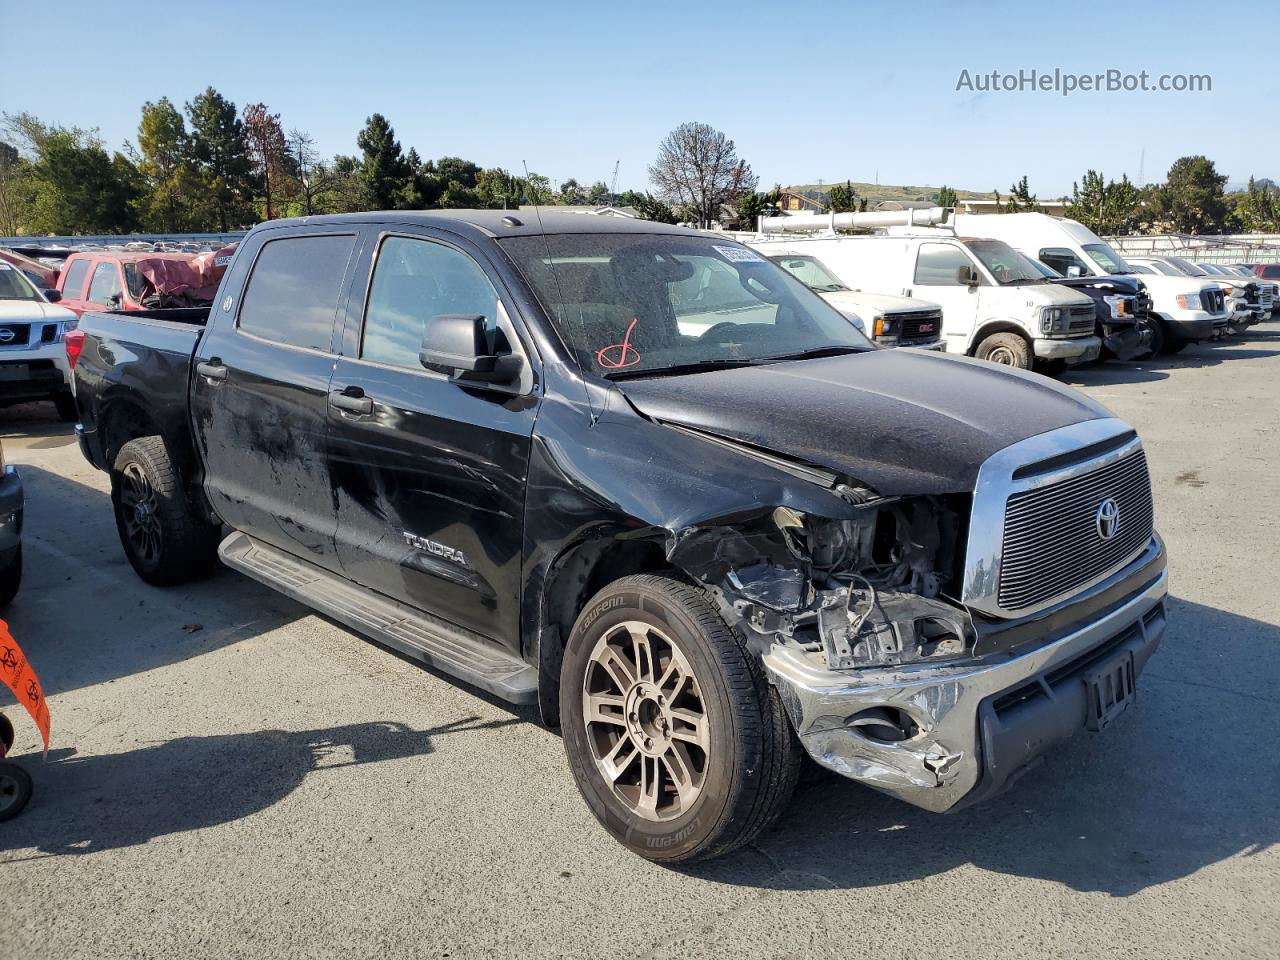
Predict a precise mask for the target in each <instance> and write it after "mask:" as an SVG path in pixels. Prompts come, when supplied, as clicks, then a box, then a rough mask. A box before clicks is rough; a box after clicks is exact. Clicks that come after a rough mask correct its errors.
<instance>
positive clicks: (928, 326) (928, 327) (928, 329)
mask: <svg viewBox="0 0 1280 960" xmlns="http://www.w3.org/2000/svg"><path fill="white" fill-rule="evenodd" d="M918 329H919V330H920V332H921V333H933V324H932V323H922V324H920V326H919V328H918Z"/></svg>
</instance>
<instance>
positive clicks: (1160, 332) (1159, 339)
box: [1134, 318, 1165, 360]
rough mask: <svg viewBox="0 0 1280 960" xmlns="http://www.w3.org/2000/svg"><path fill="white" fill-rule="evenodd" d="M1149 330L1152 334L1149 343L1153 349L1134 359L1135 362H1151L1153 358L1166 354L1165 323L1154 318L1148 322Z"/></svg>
mask: <svg viewBox="0 0 1280 960" xmlns="http://www.w3.org/2000/svg"><path fill="white" fill-rule="evenodd" d="M1147 330H1148V331H1149V333H1150V339H1149V340H1148V341H1147V342H1148V343H1149V344H1150V347H1151V349H1150V350H1148V351H1147V352H1146V353H1143V354H1139V355H1138V356H1136V357H1134V359H1135V360H1150V359H1151V358H1152V357H1157V356H1159V355H1160V354H1161V353H1163V352H1164V344H1165V335H1164V323H1163V322H1162V321H1160V320H1158V319H1154V318H1153V319H1151V320H1150V322H1148V324H1147Z"/></svg>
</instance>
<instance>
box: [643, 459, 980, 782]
mask: <svg viewBox="0 0 1280 960" xmlns="http://www.w3.org/2000/svg"><path fill="white" fill-rule="evenodd" d="M833 493H834V494H836V495H837V496H838V497H839V499H840V500H841V501H843V505H844V507H846V508H847V509H845V510H842V511H840V512H846V513H849V514H851V516H848V517H845V518H842V519H830V518H825V517H818V516H812V515H803V514H801V513H799V512H797V511H795V510H793V509H790V508H787V507H778V508H776V509H774V510H772V511H770V512H768V513H763V514H761V515H759V516H754V517H751V518H748V519H745V520H744V519H740V518H739V519H735V520H733V521H731V522H724V523H719V524H715V525H703V526H699V527H696V528H693V529H690V530H685V531H682V532H680V533H679V534H677V535H675V536H674V537H673V538H672V540H671V542H670V543H669V545H668V557H669V558H670V559H671V560H672V561H673V562H674V563H676V564H677V565H678V566H680V567H681V568H682V569H684V570H685V571H686V572H688V573H689V574H691V575H692V576H694V577H696V578H697V579H698V580H699V581H700V582H702V583H703V584H704V585H706V586H707V588H708V589H709V591H710V592H711V593H712V594H713V595H714V596H715V597H716V598H717V600H718V601H719V604H720V607H721V610H722V612H723V613H724V615H725V617H726V619H728V620H729V621H730V623H731V625H732V626H734V627H735V628H736V629H737V630H738V631H739V632H740V634H741V635H742V636H743V637H744V638H745V639H746V643H747V646H748V649H750V650H751V651H752V652H754V653H756V654H757V655H759V656H760V657H761V658H762V659H763V661H764V663H765V665H766V667H768V668H769V670H770V674H771V679H772V680H773V682H774V683H775V684H776V685H777V687H778V689H779V691H780V692H781V694H782V697H783V702H784V703H785V704H786V707H787V710H788V713H789V715H790V717H791V720H792V723H793V725H794V727H795V729H796V732H797V733H798V734H799V736H800V738H801V741H802V742H803V743H804V745H805V747H806V749H807V750H808V751H809V753H810V754H811V755H812V756H813V757H814V759H816V760H817V761H818V762H819V763H821V764H823V765H824V766H827V767H829V768H831V769H833V770H835V771H837V772H839V773H841V774H844V775H845V776H848V777H851V778H853V779H856V780H861V781H864V782H867V783H868V784H870V785H872V786H876V787H880V788H882V789H885V790H888V791H890V792H893V793H899V794H901V792H902V790H903V789H907V790H926V791H927V790H933V789H935V788H937V787H939V786H941V785H943V784H945V783H946V782H948V781H949V780H950V779H952V778H953V777H954V776H955V774H956V764H957V761H958V760H960V759H961V758H962V757H963V756H964V750H965V749H967V747H966V746H965V745H964V744H957V743H947V742H941V741H939V740H938V738H936V737H935V736H933V735H931V732H930V731H931V728H932V727H933V725H934V724H933V720H934V719H935V718H936V716H937V712H938V708H939V707H945V704H944V703H943V702H942V701H943V700H945V699H946V697H947V694H946V692H945V691H941V690H939V691H934V692H931V693H929V694H927V695H926V696H925V697H924V698H923V699H921V700H919V701H918V702H916V701H912V700H910V698H904V697H901V696H899V695H898V694H897V693H895V692H894V691H893V690H892V689H887V688H886V686H885V680H886V678H890V677H892V676H894V675H895V673H896V672H899V671H906V670H910V671H914V673H915V675H916V676H917V677H919V676H922V675H925V674H923V673H922V671H924V672H926V673H927V672H929V671H932V672H933V673H938V671H945V670H946V669H947V668H948V667H954V666H955V665H957V664H962V663H965V662H966V660H967V659H968V658H970V657H971V655H972V652H973V649H974V644H975V641H976V633H975V629H974V624H973V621H972V619H971V617H970V615H969V613H968V611H967V610H966V609H965V608H964V607H963V606H962V605H961V604H960V603H958V602H957V601H956V600H955V599H954V595H955V592H957V587H958V584H959V583H960V582H961V580H962V570H961V564H962V559H963V553H964V550H963V543H964V533H965V530H964V524H965V517H966V516H967V510H968V497H967V496H963V495H958V496H920V497H911V498H896V497H882V496H879V495H877V494H875V493H874V492H872V491H870V490H867V489H866V488H863V487H858V486H853V485H839V484H836V485H835V486H834V487H833ZM832 512H837V511H832ZM780 657H785V658H788V663H789V666H788V670H787V672H785V673H784V672H780V671H779V670H778V669H777V665H778V664H781V663H782V661H781V660H780V659H779V658H780ZM794 670H799V671H800V673H801V674H804V675H806V676H805V677H804V678H803V679H802V682H801V683H800V684H796V683H794V682H791V680H790V679H789V675H790V672H792V671H794ZM815 678H816V679H815ZM833 680H835V681H836V682H837V683H839V684H840V685H841V687H842V689H841V692H840V695H839V700H840V705H839V709H840V711H841V712H840V715H839V717H838V718H837V719H836V720H835V721H833V720H832V719H831V718H830V717H827V716H821V715H820V713H815V710H814V706H815V704H812V703H808V702H806V701H807V697H808V696H810V694H806V693H803V692H802V690H803V689H808V690H811V691H818V690H820V689H821V687H822V686H825V685H829V684H830V683H831V682H832V681H833ZM864 680H865V681H866V689H865V695H862V694H859V693H858V692H857V691H856V690H852V689H850V688H848V686H847V685H850V684H852V685H853V686H854V687H856V686H858V685H859V684H861V683H863V681H864ZM816 696H817V697H818V698H819V699H821V696H822V694H821V693H820V692H819V693H816ZM931 698H932V700H933V701H934V702H929V701H930V699H931ZM831 734H835V736H834V737H833V736H831ZM907 799H911V798H910V797H907ZM915 802H918V801H915ZM921 805H930V804H921Z"/></svg>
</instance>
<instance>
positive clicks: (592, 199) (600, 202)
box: [587, 180, 613, 207]
mask: <svg viewBox="0 0 1280 960" xmlns="http://www.w3.org/2000/svg"><path fill="white" fill-rule="evenodd" d="M612 201H613V196H612V195H611V194H610V193H609V185H608V184H607V183H605V182H604V181H603V180H597V181H596V182H595V183H593V184H592V185H591V189H590V190H589V191H587V203H590V204H594V205H595V206H597V207H603V206H605V205H606V204H608V203H611V202H612Z"/></svg>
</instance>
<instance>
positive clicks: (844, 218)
mask: <svg viewBox="0 0 1280 960" xmlns="http://www.w3.org/2000/svg"><path fill="white" fill-rule="evenodd" d="M954 213H955V208H954V207H927V208H924V209H910V210H876V211H869V210H868V211H864V212H861V213H801V214H797V215H796V216H794V217H761V218H760V232H761V233H808V232H811V231H814V230H823V229H826V230H830V231H831V232H833V233H834V232H835V231H836V230H837V229H840V228H845V229H852V228H855V227H932V226H937V225H938V224H940V223H946V222H947V221H948V220H950V219H951V216H952V214H954Z"/></svg>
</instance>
